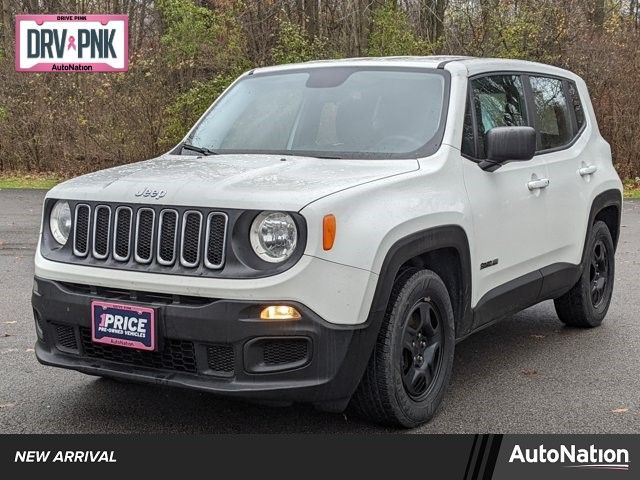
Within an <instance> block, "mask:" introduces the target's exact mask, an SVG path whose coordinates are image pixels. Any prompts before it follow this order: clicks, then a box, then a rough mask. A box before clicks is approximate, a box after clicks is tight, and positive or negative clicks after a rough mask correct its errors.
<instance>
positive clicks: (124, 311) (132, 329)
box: [91, 300, 157, 351]
mask: <svg viewBox="0 0 640 480" xmlns="http://www.w3.org/2000/svg"><path fill="white" fill-rule="evenodd" d="M156 319H157V315H156V309H154V308H151V307H143V306H140V305H128V304H122V303H113V302H103V301H101V300H93V301H92V302H91V341H92V342H94V343H103V344H106V345H113V346H118V347H125V348H133V349H136V350H146V351H153V350H155V349H156V347H157V335H156Z"/></svg>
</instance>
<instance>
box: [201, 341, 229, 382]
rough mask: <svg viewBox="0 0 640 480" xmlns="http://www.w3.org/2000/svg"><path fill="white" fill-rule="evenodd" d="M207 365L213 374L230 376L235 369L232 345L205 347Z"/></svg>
mask: <svg viewBox="0 0 640 480" xmlns="http://www.w3.org/2000/svg"><path fill="white" fill-rule="evenodd" d="M207 365H208V366H209V368H210V369H211V370H213V372H215V373H221V374H227V375H229V374H232V373H233V371H234V369H235V355H234V353H233V345H229V344H219V345H208V346H207Z"/></svg>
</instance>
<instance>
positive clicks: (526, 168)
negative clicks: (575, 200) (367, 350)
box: [461, 74, 549, 326]
mask: <svg viewBox="0 0 640 480" xmlns="http://www.w3.org/2000/svg"><path fill="white" fill-rule="evenodd" d="M526 104H527V102H526V100H525V86H524V83H523V78H522V76H521V75H518V74H492V75H484V76H481V77H477V78H472V79H471V80H470V82H469V98H468V100H467V114H466V115H465V127H464V133H463V142H462V148H461V150H462V154H463V157H465V158H464V159H463V175H464V183H465V186H466V189H467V194H468V197H469V202H470V207H471V212H472V215H473V225H474V227H473V229H474V232H473V233H474V235H473V237H474V238H473V239H472V241H471V242H470V243H471V248H472V251H473V255H472V256H473V258H474V259H475V262H474V264H473V265H472V269H473V274H474V275H473V287H472V290H473V291H472V305H473V306H474V312H475V315H474V317H475V320H474V326H478V325H480V324H482V323H486V322H487V321H489V320H491V319H493V318H495V317H497V316H500V315H505V314H508V313H511V312H513V311H517V310H519V309H520V308H521V307H522V306H528V305H530V304H532V303H535V300H536V299H537V296H538V293H539V288H540V285H541V274H540V272H539V269H540V268H541V267H542V266H543V264H544V257H545V253H546V252H547V251H548V249H549V242H548V239H547V235H548V232H547V226H546V225H547V222H546V218H545V217H546V210H545V203H544V196H545V194H546V192H545V191H544V190H545V185H546V181H547V179H548V172H547V166H546V164H545V162H544V161H543V160H542V159H541V158H538V157H534V158H533V159H532V160H529V161H519V162H510V163H506V164H504V165H502V166H501V167H500V168H498V169H497V170H495V171H493V172H489V171H484V170H482V169H481V168H480V167H479V162H480V161H481V160H482V159H485V158H486V156H485V146H484V138H485V134H486V133H487V132H488V131H489V130H490V129H491V128H494V127H501V126H527V125H530V124H531V121H530V115H528V112H527V107H526Z"/></svg>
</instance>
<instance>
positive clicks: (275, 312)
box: [260, 305, 300, 320]
mask: <svg viewBox="0 0 640 480" xmlns="http://www.w3.org/2000/svg"><path fill="white" fill-rule="evenodd" d="M260 318H261V319H262V320H299V319H300V312H298V310H296V309H295V308H293V307H289V306H287V305H271V306H269V307H266V308H264V309H263V310H262V311H261V312H260Z"/></svg>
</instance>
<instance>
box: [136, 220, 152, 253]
mask: <svg viewBox="0 0 640 480" xmlns="http://www.w3.org/2000/svg"><path fill="white" fill-rule="evenodd" d="M154 217H155V213H154V211H153V210H151V209H150V208H141V209H140V210H138V226H137V231H136V237H137V244H136V255H137V258H136V260H137V261H139V262H142V263H149V262H150V261H151V256H152V255H151V248H152V244H153V224H154Z"/></svg>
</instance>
